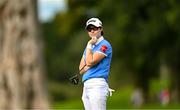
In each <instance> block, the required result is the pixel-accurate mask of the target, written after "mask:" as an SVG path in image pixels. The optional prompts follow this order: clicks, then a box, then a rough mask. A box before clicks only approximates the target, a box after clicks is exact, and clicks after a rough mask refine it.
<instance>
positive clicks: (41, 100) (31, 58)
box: [0, 0, 49, 109]
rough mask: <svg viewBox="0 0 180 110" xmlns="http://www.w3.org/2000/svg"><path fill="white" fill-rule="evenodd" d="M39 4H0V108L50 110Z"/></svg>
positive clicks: (10, 0)
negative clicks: (39, 109)
mask: <svg viewBox="0 0 180 110" xmlns="http://www.w3.org/2000/svg"><path fill="white" fill-rule="evenodd" d="M36 2H37V1H36V0H1V2H0V19H1V20H0V32H1V33H0V53H1V54H0V97H1V98H0V108H1V109H25V108H44V109H45V108H46V109H47V108H48V107H49V105H48V104H49V103H48V97H47V90H46V88H45V82H44V81H45V80H44V78H45V77H44V74H43V73H44V69H43V57H42V46H43V42H42V39H41V38H40V37H39V36H41V35H40V31H39V24H38V21H37V13H36V10H37V5H36V4H37V3H36Z"/></svg>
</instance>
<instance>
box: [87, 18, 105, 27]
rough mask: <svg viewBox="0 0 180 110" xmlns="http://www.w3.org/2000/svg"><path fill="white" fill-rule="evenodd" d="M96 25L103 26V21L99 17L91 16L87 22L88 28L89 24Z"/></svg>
mask: <svg viewBox="0 0 180 110" xmlns="http://www.w3.org/2000/svg"><path fill="white" fill-rule="evenodd" d="M90 24H91V25H94V26H96V27H102V22H101V21H100V20H99V19H98V18H91V19H89V20H88V21H87V22H86V28H87V26H89V25H90Z"/></svg>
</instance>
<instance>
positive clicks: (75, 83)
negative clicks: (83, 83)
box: [69, 74, 79, 85]
mask: <svg viewBox="0 0 180 110" xmlns="http://www.w3.org/2000/svg"><path fill="white" fill-rule="evenodd" d="M69 80H70V82H71V83H72V84H74V85H77V84H78V83H79V77H78V75H77V74H75V75H74V76H72V77H70V78H69Z"/></svg>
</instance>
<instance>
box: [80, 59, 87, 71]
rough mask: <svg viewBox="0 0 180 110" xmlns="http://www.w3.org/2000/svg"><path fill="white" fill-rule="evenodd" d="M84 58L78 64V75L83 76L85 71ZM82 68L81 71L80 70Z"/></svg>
mask: <svg viewBox="0 0 180 110" xmlns="http://www.w3.org/2000/svg"><path fill="white" fill-rule="evenodd" d="M84 65H85V61H84V56H83V57H82V58H81V61H80V64H79V73H80V74H84V73H85V72H86V71H87V69H88V68H87V66H85V67H84ZM82 68H83V69H82Z"/></svg>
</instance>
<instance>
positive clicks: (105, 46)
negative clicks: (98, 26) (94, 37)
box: [97, 43, 112, 57]
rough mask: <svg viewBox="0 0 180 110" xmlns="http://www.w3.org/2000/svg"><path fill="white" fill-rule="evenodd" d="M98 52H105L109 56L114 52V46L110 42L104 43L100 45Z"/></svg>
mask: <svg viewBox="0 0 180 110" xmlns="http://www.w3.org/2000/svg"><path fill="white" fill-rule="evenodd" d="M97 52H99V53H101V54H104V55H105V56H106V57H107V56H108V55H109V54H110V53H111V52H112V48H111V46H110V45H109V44H107V43H104V44H101V45H100V46H99V48H98V50H97Z"/></svg>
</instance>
